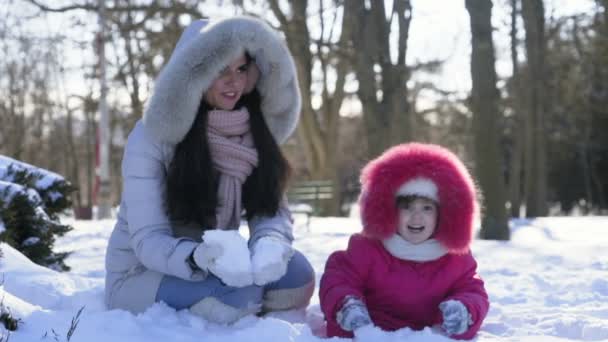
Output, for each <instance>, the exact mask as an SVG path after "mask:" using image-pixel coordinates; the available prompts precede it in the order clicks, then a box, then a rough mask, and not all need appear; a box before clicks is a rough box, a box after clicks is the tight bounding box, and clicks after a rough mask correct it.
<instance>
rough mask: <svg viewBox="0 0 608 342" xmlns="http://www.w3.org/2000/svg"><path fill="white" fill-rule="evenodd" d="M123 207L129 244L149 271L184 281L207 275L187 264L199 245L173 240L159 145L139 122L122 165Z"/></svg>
mask: <svg viewBox="0 0 608 342" xmlns="http://www.w3.org/2000/svg"><path fill="white" fill-rule="evenodd" d="M122 177H123V202H122V203H123V205H125V206H126V207H127V222H128V227H129V244H130V246H131V248H132V249H133V250H134V252H135V255H136V257H137V258H138V259H139V261H140V262H141V263H142V264H143V265H144V266H145V267H146V268H148V269H150V270H153V271H156V272H160V273H163V274H168V275H172V276H175V277H178V278H182V279H186V280H202V279H204V278H205V277H206V276H207V274H206V272H204V271H202V270H193V269H192V268H191V267H190V266H189V264H188V263H187V259H188V257H189V255H190V254H191V253H192V251H193V250H194V248H195V247H196V246H197V245H198V243H197V242H195V241H194V240H191V239H187V238H175V237H174V236H173V231H172V229H171V224H170V221H169V218H168V217H167V214H166V211H165V207H164V198H165V182H166V172H165V167H164V163H163V154H162V146H161V145H160V144H159V143H157V142H155V141H154V140H153V139H151V137H149V136H148V133H147V132H146V131H145V129H144V127H143V126H142V125H141V123H139V124H138V125H137V126H136V128H135V129H134V130H133V132H132V133H131V135H130V136H129V140H128V142H127V146H126V148H125V153H124V157H123V162H122Z"/></svg>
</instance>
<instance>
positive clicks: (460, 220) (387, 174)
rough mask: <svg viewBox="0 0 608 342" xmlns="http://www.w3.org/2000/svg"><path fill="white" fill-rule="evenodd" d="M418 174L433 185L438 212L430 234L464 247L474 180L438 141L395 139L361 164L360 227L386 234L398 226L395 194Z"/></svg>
mask: <svg viewBox="0 0 608 342" xmlns="http://www.w3.org/2000/svg"><path fill="white" fill-rule="evenodd" d="M416 179H424V180H426V181H430V182H432V184H434V185H435V186H436V191H437V197H438V198H437V202H438V205H439V217H438V224H437V228H436V230H435V235H434V238H435V239H437V240H438V241H439V242H440V243H441V244H442V245H443V246H444V247H445V248H446V249H447V250H448V251H449V252H450V253H455V254H461V253H466V252H467V251H468V250H469V245H470V243H471V240H472V238H473V230H474V224H475V220H476V219H477V218H478V215H479V203H478V199H477V191H476V187H475V183H474V181H473V179H472V177H471V175H470V173H469V172H468V170H467V168H466V167H465V166H464V164H463V163H462V162H461V161H460V160H459V159H458V157H456V155H454V154H453V153H452V152H450V151H449V150H447V149H445V148H443V147H441V146H437V145H431V144H420V143H410V144H402V145H398V146H395V147H393V148H391V149H389V150H387V151H386V152H384V153H383V154H382V155H381V156H380V157H378V158H376V159H374V160H372V161H371V162H369V163H368V164H367V165H366V166H365V168H364V169H363V171H362V173H361V185H362V189H361V196H360V197H359V205H360V207H361V219H362V221H363V233H364V234H366V235H368V236H372V237H375V238H378V239H386V238H389V237H390V236H392V235H393V234H395V233H396V232H397V225H398V212H397V207H396V203H395V199H396V196H397V194H398V193H399V192H400V190H403V187H404V185H406V184H408V182H410V181H412V180H416Z"/></svg>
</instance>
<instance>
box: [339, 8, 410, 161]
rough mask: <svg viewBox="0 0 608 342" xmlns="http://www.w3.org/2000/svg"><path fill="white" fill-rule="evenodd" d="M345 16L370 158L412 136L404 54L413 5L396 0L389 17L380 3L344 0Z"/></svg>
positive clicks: (407, 71)
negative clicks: (394, 26)
mask: <svg viewBox="0 0 608 342" xmlns="http://www.w3.org/2000/svg"><path fill="white" fill-rule="evenodd" d="M368 7H369V8H368ZM344 17H345V20H348V21H349V22H350V26H351V27H352V32H351V35H350V39H351V44H352V46H353V48H354V56H353V68H354V71H355V74H356V76H357V81H358V83H359V88H358V89H357V95H358V97H359V101H361V105H362V108H363V119H364V124H365V127H366V133H367V141H368V156H369V158H370V159H371V158H374V157H376V156H378V155H379V154H381V153H382V152H383V151H384V150H386V149H387V148H388V147H389V146H391V145H394V144H397V143H402V142H404V141H407V140H408V139H410V132H411V128H410V127H409V124H410V119H409V116H410V107H409V104H408V102H407V97H408V89H407V80H408V79H409V77H410V75H409V69H408V67H407V65H406V64H405V57H406V54H407V39H408V35H409V27H410V22H411V18H412V7H411V3H410V1H409V0H395V1H394V2H393V9H392V10H391V12H390V16H389V19H388V20H387V14H386V9H385V4H384V1H372V2H370V3H369V6H366V1H364V0H352V1H347V2H345V3H344ZM393 18H397V20H398V24H399V25H398V26H399V31H398V37H397V41H398V46H397V50H398V56H397V60H396V62H392V61H391V54H390V51H391V44H390V42H391V36H390V32H391V25H392V19H393Z"/></svg>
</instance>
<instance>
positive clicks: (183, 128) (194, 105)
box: [143, 17, 301, 144]
mask: <svg viewBox="0 0 608 342" xmlns="http://www.w3.org/2000/svg"><path fill="white" fill-rule="evenodd" d="M245 51H247V52H248V53H249V54H250V55H251V57H253V59H254V60H255V63H256V65H257V68H258V69H259V74H260V75H259V79H258V82H257V84H256V88H257V90H258V91H259V93H260V95H261V110H262V113H263V114H264V118H265V121H266V124H267V125H268V127H269V129H270V132H271V133H272V135H273V136H274V138H275V139H276V141H277V142H278V143H279V144H281V143H283V142H285V141H286V140H287V138H289V136H290V135H291V134H292V133H293V131H294V129H295V127H296V124H297V122H298V119H299V115H300V108H301V98H300V89H299V86H298V79H297V74H296V68H295V64H294V61H293V57H292V56H291V54H290V53H289V50H288V49H287V46H286V45H285V44H284V42H283V41H282V40H281V38H280V37H279V35H278V34H277V33H276V32H274V30H273V29H271V28H270V27H269V26H268V25H267V24H265V23H264V22H263V21H261V20H259V19H255V18H251V17H235V18H230V19H224V20H220V21H217V22H213V21H212V22H210V23H209V24H207V23H206V21H202V20H199V21H195V22H193V23H192V24H191V25H190V26H189V27H188V28H187V29H186V30H185V31H184V33H183V34H182V37H181V38H180V40H179V42H178V44H177V47H176V48H175V50H174V51H173V54H172V55H171V58H170V59H169V61H168V62H167V64H166V65H165V66H164V68H163V69H162V71H161V72H160V74H159V76H158V78H157V79H156V81H155V84H154V90H153V93H152V96H151V97H150V99H149V100H148V103H147V106H146V109H145V111H144V116H143V123H144V126H145V127H146V129H147V130H149V131H150V133H151V134H152V135H153V136H154V137H156V138H158V140H160V141H162V142H165V143H170V144H177V143H178V142H180V141H181V140H182V139H183V138H184V136H185V135H186V133H187V132H188V130H189V129H190V127H191V126H192V123H193V122H194V118H195V116H196V113H197V110H198V107H199V104H200V101H201V99H202V96H203V93H204V92H205V91H206V90H207V89H209V87H210V86H211V84H212V83H213V81H214V80H215V78H216V77H217V75H219V73H220V71H221V70H222V69H224V68H225V67H226V66H227V65H228V64H229V63H230V62H231V61H233V60H234V59H236V58H237V57H238V56H239V55H240V54H242V53H243V52H245Z"/></svg>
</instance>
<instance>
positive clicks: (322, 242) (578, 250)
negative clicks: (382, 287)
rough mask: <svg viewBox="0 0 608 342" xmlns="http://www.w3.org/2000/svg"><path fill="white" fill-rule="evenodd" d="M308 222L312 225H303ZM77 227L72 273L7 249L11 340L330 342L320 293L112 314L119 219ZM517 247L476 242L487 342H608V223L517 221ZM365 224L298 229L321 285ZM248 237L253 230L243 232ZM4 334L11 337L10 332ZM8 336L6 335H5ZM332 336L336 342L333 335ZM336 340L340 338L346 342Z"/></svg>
mask: <svg viewBox="0 0 608 342" xmlns="http://www.w3.org/2000/svg"><path fill="white" fill-rule="evenodd" d="M298 222H299V223H302V222H304V220H300V219H298ZM66 223H69V224H72V225H73V226H74V227H75V229H74V231H72V232H70V233H68V235H67V236H65V237H63V238H61V239H60V240H59V241H58V242H57V246H58V249H60V250H65V251H73V254H72V255H71V256H70V257H69V258H68V259H67V264H68V265H69V266H70V267H72V271H71V272H69V273H57V272H54V271H51V270H49V269H46V268H43V267H40V266H37V265H34V264H32V263H31V262H29V260H27V259H26V258H25V257H23V256H22V255H21V254H20V253H18V252H17V251H15V250H14V249H12V248H10V247H9V246H7V245H5V244H2V245H0V248H1V249H2V250H3V252H4V257H3V258H2V259H1V260H0V272H1V273H2V274H3V276H4V288H3V290H2V291H1V293H2V296H0V298H4V299H3V304H4V306H6V307H8V308H10V310H11V312H12V314H13V315H14V316H16V317H17V318H20V319H21V320H22V322H21V324H20V326H19V329H18V330H17V331H15V332H13V333H12V334H11V336H10V341H14V342H17V341H27V342H30V341H45V340H48V341H67V337H66V334H67V332H68V330H69V328H70V325H71V322H72V319H73V318H74V317H75V316H76V314H77V312H78V311H79V309H81V308H82V307H83V306H84V310H83V311H82V314H81V315H80V317H79V322H78V325H77V328H76V330H75V331H74V333H73V335H72V337H71V341H86V342H95V341H130V342H139V341H142V342H144V341H145V342H150V341H203V340H204V341H219V342H227V341H256V342H259V341H300V342H312V341H321V340H322V339H321V338H320V337H318V336H319V335H322V334H323V319H322V315H321V313H320V310H319V299H318V296H317V294H316V293H315V295H314V297H313V301H312V303H311V305H310V306H309V307H308V309H307V310H306V312H303V311H300V312H297V311H295V312H287V313H282V314H275V315H272V317H262V318H257V317H253V316H250V317H245V318H244V319H242V320H241V321H239V322H237V323H236V324H235V325H233V326H231V327H226V326H219V325H214V324H211V323H208V322H205V321H204V320H202V319H201V318H198V317H196V316H193V315H191V314H190V313H188V312H187V311H179V312H176V311H175V310H173V309H171V308H169V307H168V306H166V305H164V304H155V305H154V306H153V307H151V308H150V309H149V310H147V311H146V312H145V313H143V314H140V315H137V316H134V315H132V314H130V313H128V312H125V311H120V310H113V311H107V310H106V309H105V308H104V305H103V282H104V253H105V246H106V243H107V239H108V237H109V235H110V232H111V229H112V225H113V222H112V221H66ZM511 225H512V232H513V235H512V240H511V241H510V242H494V241H475V242H474V244H473V252H474V254H475V256H476V258H477V261H478V263H479V272H480V274H481V276H482V277H483V278H484V280H485V282H486V288H487V290H488V292H489V294H490V301H491V309H490V312H489V315H488V317H487V318H486V320H485V323H484V325H483V326H482V329H481V332H480V333H479V335H478V337H477V340H478V341H572V340H587V341H602V340H603V341H608V217H577V218H576V217H571V218H542V219H537V220H533V221H527V220H514V221H512V222H511ZM359 229H360V224H359V223H358V220H356V219H348V218H326V219H322V218H312V220H311V224H310V229H306V227H303V226H302V225H301V224H300V225H299V226H298V227H297V228H296V236H297V241H296V243H295V246H296V248H298V249H299V250H301V251H302V252H303V253H304V254H305V255H306V256H308V257H309V258H310V261H311V262H312V264H313V266H314V268H315V270H316V273H317V282H318V279H319V278H320V276H321V274H322V272H323V266H324V263H325V260H326V259H327V256H328V255H329V254H330V253H331V252H332V251H334V250H336V249H342V248H344V247H346V243H347V241H348V237H349V235H350V234H351V233H353V232H356V231H358V230H359ZM243 233H244V232H243ZM0 336H2V335H0ZM4 336H6V333H5V335H4ZM323 340H326V339H323ZM339 340H341V339H337V338H335V339H333V340H331V341H339ZM396 340H400V341H404V340H407V341H446V340H448V339H447V338H445V337H444V336H442V335H441V334H440V333H439V332H438V331H436V330H433V329H426V330H424V331H417V332H413V331H410V330H408V329H403V330H400V331H397V332H394V333H387V334H386V336H385V337H383V338H382V339H381V340H378V339H375V341H396Z"/></svg>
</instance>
